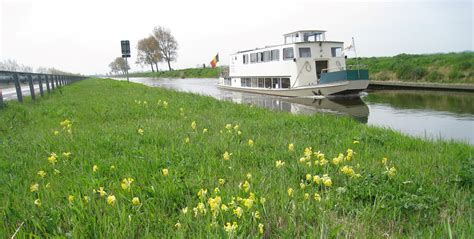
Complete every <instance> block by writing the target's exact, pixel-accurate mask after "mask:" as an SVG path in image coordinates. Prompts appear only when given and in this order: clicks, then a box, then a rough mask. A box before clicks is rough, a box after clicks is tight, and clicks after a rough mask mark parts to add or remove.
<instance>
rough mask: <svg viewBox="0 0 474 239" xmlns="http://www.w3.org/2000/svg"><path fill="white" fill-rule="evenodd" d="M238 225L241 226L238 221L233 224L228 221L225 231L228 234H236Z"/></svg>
mask: <svg viewBox="0 0 474 239" xmlns="http://www.w3.org/2000/svg"><path fill="white" fill-rule="evenodd" d="M238 227H239V226H238V225H237V222H233V223H232V224H231V223H230V222H228V223H226V224H225V225H224V231H225V232H227V233H228V234H234V233H235V232H236V231H237V228H238Z"/></svg>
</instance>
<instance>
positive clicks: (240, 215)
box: [234, 207, 244, 219]
mask: <svg viewBox="0 0 474 239" xmlns="http://www.w3.org/2000/svg"><path fill="white" fill-rule="evenodd" d="M243 212H244V210H243V209H242V208H241V207H237V208H236V209H234V214H235V215H236V216H237V218H239V219H240V217H242V213H243Z"/></svg>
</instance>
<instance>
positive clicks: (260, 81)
mask: <svg viewBox="0 0 474 239" xmlns="http://www.w3.org/2000/svg"><path fill="white" fill-rule="evenodd" d="M264 81H265V79H263V78H258V88H263V84H264Z"/></svg>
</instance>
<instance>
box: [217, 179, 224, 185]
mask: <svg viewBox="0 0 474 239" xmlns="http://www.w3.org/2000/svg"><path fill="white" fill-rule="evenodd" d="M218 181H219V185H221V186H222V185H224V184H225V179H223V178H219V180H218Z"/></svg>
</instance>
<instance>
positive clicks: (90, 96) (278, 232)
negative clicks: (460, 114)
mask: <svg viewBox="0 0 474 239" xmlns="http://www.w3.org/2000/svg"><path fill="white" fill-rule="evenodd" d="M0 122H2V124H0V140H1V142H0V152H2V153H1V154H0V170H1V171H0V181H1V182H2V187H1V188H0V205H1V206H0V208H1V211H2V214H1V221H0V230H1V236H2V237H9V236H11V235H12V234H14V232H15V230H17V229H18V234H17V236H19V237H20V238H22V237H30V236H39V237H49V236H56V235H59V236H72V237H86V238H90V237H105V238H138V237H145V236H149V237H156V238H163V237H187V238H201V237H208V236H209V237H221V236H222V237H225V236H229V237H235V236H239V237H240V236H241V237H247V236H250V237H261V236H265V237H270V238H279V237H280V238H288V237H294V236H296V237H304V236H308V237H310V238H315V237H319V236H322V237H357V238H364V237H404V236H409V237H434V238H447V237H450V236H452V237H455V238H468V237H470V236H472V235H473V233H474V227H473V225H474V224H473V207H472V206H473V205H472V202H473V198H472V195H473V191H472V186H473V183H474V178H473V175H474V162H473V159H472V155H473V153H474V149H473V147H470V146H468V145H465V144H460V143H447V142H427V141H423V140H420V139H414V138H408V137H405V136H402V135H400V134H399V133H396V132H392V131H389V130H383V129H378V128H373V127H367V126H366V125H362V124H359V123H357V122H355V121H353V120H351V119H349V118H345V117H336V116H328V115H313V116H303V115H292V114H288V113H282V112H272V111H268V110H266V109H260V108H254V107H249V106H246V105H236V104H232V103H230V102H224V101H217V100H215V99H212V98H210V97H203V96H196V95H192V94H188V93H179V92H173V91H167V90H164V89H159V88H149V87H146V86H142V85H138V84H133V83H126V82H119V81H112V80H107V79H91V80H85V81H81V82H78V83H75V84H73V85H70V86H67V87H64V88H62V90H61V91H55V92H54V93H53V94H52V95H51V96H50V97H47V98H45V99H42V100H40V101H38V102H35V103H33V102H28V101H27V102H26V103H24V104H18V103H14V102H11V103H8V106H7V107H6V108H5V109H3V110H2V111H0ZM193 122H194V123H193ZM250 140H251V141H250ZM289 144H292V145H289ZM310 147H311V148H310ZM323 154H324V155H323ZM340 154H342V155H341V156H340ZM384 158H386V159H384ZM227 223H229V224H227Z"/></svg>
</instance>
